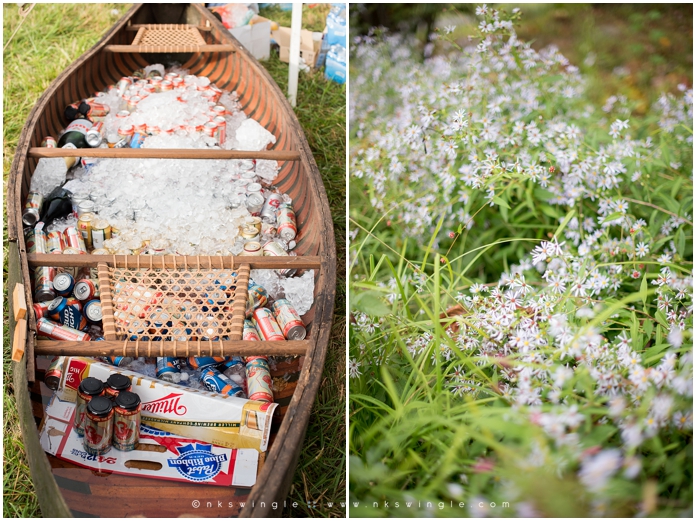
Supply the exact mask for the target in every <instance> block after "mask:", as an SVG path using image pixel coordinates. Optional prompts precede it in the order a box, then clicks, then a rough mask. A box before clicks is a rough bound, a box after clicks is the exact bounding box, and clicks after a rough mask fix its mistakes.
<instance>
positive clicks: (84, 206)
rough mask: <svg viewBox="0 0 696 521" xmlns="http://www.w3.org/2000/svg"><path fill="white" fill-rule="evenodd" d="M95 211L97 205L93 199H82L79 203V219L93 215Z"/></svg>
mask: <svg viewBox="0 0 696 521" xmlns="http://www.w3.org/2000/svg"><path fill="white" fill-rule="evenodd" d="M95 210H96V205H95V204H94V201H92V200H91V199H82V200H81V201H80V202H79V203H77V217H78V218H80V217H82V216H83V215H84V214H86V213H89V214H93V213H94V211H95Z"/></svg>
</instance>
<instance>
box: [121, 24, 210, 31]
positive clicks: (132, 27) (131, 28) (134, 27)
mask: <svg viewBox="0 0 696 521" xmlns="http://www.w3.org/2000/svg"><path fill="white" fill-rule="evenodd" d="M163 25H169V24H131V25H127V26H126V31H138V30H140V28H141V27H144V28H145V29H158V28H160V27H162V26H163ZM175 25H178V26H179V27H191V28H193V29H198V30H199V31H206V32H210V27H203V26H200V25H191V24H175Z"/></svg>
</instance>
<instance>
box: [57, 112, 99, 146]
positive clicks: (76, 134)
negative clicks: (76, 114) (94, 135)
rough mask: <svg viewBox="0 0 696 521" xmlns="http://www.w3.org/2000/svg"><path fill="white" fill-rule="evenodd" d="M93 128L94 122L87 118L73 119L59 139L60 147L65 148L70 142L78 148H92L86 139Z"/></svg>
mask: <svg viewBox="0 0 696 521" xmlns="http://www.w3.org/2000/svg"><path fill="white" fill-rule="evenodd" d="M90 128H92V122H91V121H88V120H86V119H76V120H74V121H72V122H71V123H70V124H69V125H68V126H67V127H65V131H64V132H63V134H62V135H61V136H60V139H58V148H63V146H65V145H66V144H68V143H71V144H73V145H75V146H76V147H77V148H90V146H89V144H88V143H87V140H86V135H87V132H88V131H89V129H90Z"/></svg>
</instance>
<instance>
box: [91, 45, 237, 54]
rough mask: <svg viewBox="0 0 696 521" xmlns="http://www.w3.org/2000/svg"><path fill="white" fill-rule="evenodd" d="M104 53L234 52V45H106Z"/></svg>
mask: <svg viewBox="0 0 696 521" xmlns="http://www.w3.org/2000/svg"><path fill="white" fill-rule="evenodd" d="M104 50H105V51H106V52H125V53H134V52H138V53H144V52H152V53H177V52H236V51H237V48H236V47H235V46H234V45H223V44H211V45H107V46H105V47H104Z"/></svg>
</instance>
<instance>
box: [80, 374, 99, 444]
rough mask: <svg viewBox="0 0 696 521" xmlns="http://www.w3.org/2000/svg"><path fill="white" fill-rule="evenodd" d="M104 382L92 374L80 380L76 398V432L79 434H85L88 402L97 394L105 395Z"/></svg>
mask: <svg viewBox="0 0 696 521" xmlns="http://www.w3.org/2000/svg"><path fill="white" fill-rule="evenodd" d="M103 394H104V383H103V382H102V381H101V380H97V379H96V378H93V377H91V376H88V377H87V378H85V379H84V380H82V381H81V382H80V386H79V387H78V388H77V397H76V399H75V419H74V426H75V432H76V433H77V435H78V436H84V435H85V419H86V414H87V404H88V403H89V402H90V401H92V399H93V398H96V397H97V396H103Z"/></svg>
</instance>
